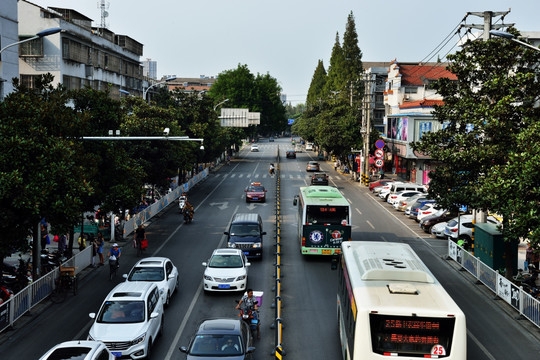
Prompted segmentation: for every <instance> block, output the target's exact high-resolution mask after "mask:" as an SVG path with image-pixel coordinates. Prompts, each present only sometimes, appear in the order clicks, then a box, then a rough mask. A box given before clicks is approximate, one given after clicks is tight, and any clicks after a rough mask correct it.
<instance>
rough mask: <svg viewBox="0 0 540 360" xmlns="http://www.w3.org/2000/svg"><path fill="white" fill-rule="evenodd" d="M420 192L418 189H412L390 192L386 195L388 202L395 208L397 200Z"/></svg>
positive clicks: (397, 204) (397, 203)
mask: <svg viewBox="0 0 540 360" xmlns="http://www.w3.org/2000/svg"><path fill="white" fill-rule="evenodd" d="M419 194H422V193H421V192H420V191H414V190H410V191H409V190H404V191H401V192H398V193H395V194H390V196H389V197H388V200H387V201H388V202H389V203H390V204H392V205H393V206H394V208H396V209H397V207H398V206H399V202H400V201H401V200H404V199H408V198H410V197H413V196H415V195H419Z"/></svg>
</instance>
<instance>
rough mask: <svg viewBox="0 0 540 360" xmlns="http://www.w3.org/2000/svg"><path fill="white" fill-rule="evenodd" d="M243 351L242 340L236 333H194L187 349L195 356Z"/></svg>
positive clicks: (231, 354) (232, 354) (231, 353)
mask: <svg viewBox="0 0 540 360" xmlns="http://www.w3.org/2000/svg"><path fill="white" fill-rule="evenodd" d="M243 353H244V349H243V346H242V341H241V338H240V336H238V335H211V334H204V335H196V336H195V338H194V339H193V342H192V343H191V347H190V349H189V354H190V355H195V356H216V357H227V356H238V355H242V354H243Z"/></svg>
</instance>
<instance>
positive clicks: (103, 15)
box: [98, 0, 110, 29]
mask: <svg viewBox="0 0 540 360" xmlns="http://www.w3.org/2000/svg"><path fill="white" fill-rule="evenodd" d="M109 5H110V4H109V3H108V2H105V0H100V2H99V3H98V8H99V9H100V10H101V26H100V28H101V29H106V28H107V22H106V21H105V20H106V18H107V17H108V16H109V12H108V11H107V10H108V9H109Z"/></svg>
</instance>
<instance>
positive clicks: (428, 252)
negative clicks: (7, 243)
mask: <svg viewBox="0 0 540 360" xmlns="http://www.w3.org/2000/svg"><path fill="white" fill-rule="evenodd" d="M278 146H279V149H280V155H281V215H282V229H281V236H282V270H281V271H282V274H283V279H282V302H283V311H282V318H283V324H284V334H283V344H282V345H283V348H284V351H285V358H287V359H324V360H326V359H339V357H340V342H339V337H338V333H337V319H336V292H337V273H336V272H335V271H333V270H331V268H330V261H329V259H328V258H324V257H306V258H304V257H303V256H302V255H300V252H299V250H298V241H297V239H296V211H297V209H296V208H295V207H294V206H293V197H294V196H295V195H297V193H298V187H299V186H303V185H306V184H308V182H309V178H308V175H307V174H306V171H305V165H306V163H307V161H309V160H312V158H313V157H314V156H315V153H314V152H311V151H310V152H307V153H306V152H303V153H298V154H297V158H296V159H286V158H285V156H284V155H285V151H286V150H288V149H291V148H292V147H291V145H290V141H289V140H288V139H276V141H275V142H273V143H268V142H261V143H260V144H259V148H260V151H259V152H249V150H244V151H242V152H241V153H240V156H239V157H238V158H236V159H233V161H232V162H231V165H228V166H227V165H225V166H224V167H222V168H221V169H219V170H218V171H217V172H215V173H212V174H211V175H210V176H209V178H208V179H207V180H206V181H204V182H202V183H201V184H200V185H198V186H197V187H196V188H195V189H194V190H193V191H191V192H190V194H189V199H190V202H192V203H193V204H194V205H195V208H196V213H195V217H194V222H193V223H192V224H187V225H184V224H183V221H182V219H181V217H180V215H179V213H178V211H177V208H176V207H175V206H171V207H170V208H169V209H167V211H165V212H164V213H163V214H162V215H160V216H159V217H157V218H156V219H154V220H153V221H152V223H151V224H149V225H148V227H147V233H148V238H149V248H148V250H147V255H155V256H166V257H169V258H170V259H172V261H173V262H174V263H175V265H176V266H177V267H178V269H179V272H180V289H179V291H178V292H177V294H175V295H174V296H173V298H172V300H171V305H170V307H169V308H167V309H166V312H165V331H164V335H163V336H162V337H161V338H160V339H159V340H158V341H157V343H156V344H155V347H154V349H153V354H152V358H153V359H184V354H182V353H181V352H180V351H179V350H178V347H179V346H181V345H187V344H188V342H189V339H190V337H191V336H192V334H193V333H194V331H195V329H196V326H197V324H198V323H199V322H200V321H201V320H203V319H205V318H209V317H218V316H220V317H221V316H226V317H235V316H236V315H237V312H236V310H235V309H234V306H235V302H234V300H235V299H238V298H239V297H240V295H239V294H224V293H220V294H212V295H207V294H204V293H203V291H202V281H201V279H202V273H203V270H204V268H203V266H202V265H201V263H202V262H203V261H206V260H207V259H208V257H209V256H210V254H211V253H212V250H213V249H215V248H218V247H222V246H224V245H225V237H224V235H223V232H224V231H226V230H227V227H228V224H229V223H230V221H231V219H232V216H233V214H234V213H236V212H258V213H259V214H260V215H261V217H262V218H263V221H264V226H265V229H264V230H265V231H267V233H268V235H267V236H266V237H265V239H264V257H263V260H262V261H258V260H253V261H251V262H252V266H251V267H250V268H249V280H248V281H249V282H248V286H249V287H251V288H253V289H255V290H260V291H264V294H265V295H264V300H263V306H262V308H261V321H262V323H261V324H262V325H261V330H262V331H261V335H262V338H261V340H258V341H256V343H255V346H256V348H257V350H256V351H255V354H254V355H255V356H254V358H255V359H264V358H269V357H270V358H271V354H273V350H274V345H275V340H274V338H275V331H274V330H273V329H271V328H270V324H271V323H272V319H273V316H274V309H273V308H272V307H271V303H272V301H273V297H274V296H275V294H274V292H273V291H272V289H273V287H274V284H275V280H274V277H273V275H274V268H273V264H274V262H275V261H274V251H275V247H274V246H273V244H274V235H275V232H274V228H275V225H274V224H275V223H274V220H275V206H274V200H275V179H273V178H270V177H269V176H268V165H269V163H270V162H274V159H275V156H276V155H277V151H278ZM322 167H323V170H325V171H327V172H328V173H329V174H330V184H331V185H334V186H337V187H338V188H339V189H340V190H342V192H343V193H344V194H345V195H346V197H347V198H348V199H349V201H350V202H351V204H352V208H353V218H352V219H353V225H354V226H353V240H355V241H393V242H406V243H409V244H410V245H411V246H412V247H413V248H414V249H415V250H416V252H417V253H418V254H419V255H420V257H421V258H422V260H423V261H424V262H425V263H426V264H427V265H428V267H429V268H430V269H431V271H432V272H433V273H434V275H435V276H436V277H437V278H438V279H439V281H440V282H441V283H442V284H443V286H444V287H445V288H446V289H447V291H448V292H449V293H450V295H451V296H452V297H453V298H454V300H455V301H456V302H457V303H458V305H460V307H461V308H462V309H463V311H464V312H465V314H466V317H467V335H468V336H467V339H468V351H467V352H468V358H469V359H474V360H484V359H537V358H539V357H540V356H539V355H540V341H539V338H540V330H538V329H537V328H531V327H530V326H527V323H526V322H525V321H524V320H519V321H518V320H516V319H515V318H514V317H515V315H516V314H515V313H512V312H511V311H509V310H508V308H507V306H505V304H504V303H503V302H502V301H497V300H494V299H493V295H492V294H491V293H489V292H487V291H486V290H485V289H483V286H481V285H477V284H476V283H475V282H474V280H473V279H472V278H471V277H469V276H468V275H467V273H465V272H460V271H458V270H457V268H456V267H454V266H452V263H451V261H449V260H446V259H445V257H444V256H443V255H444V254H445V253H446V242H445V241H443V240H438V239H432V238H430V237H429V236H426V234H424V233H423V232H421V231H420V230H419V228H418V226H417V224H416V223H415V222H414V221H411V220H409V219H406V218H404V217H403V216H402V215H401V213H397V212H395V211H394V210H393V209H391V208H390V207H388V206H387V205H386V204H385V203H382V202H381V201H380V200H378V198H375V197H373V196H372V195H371V193H370V192H369V191H368V190H367V189H365V188H364V187H362V186H360V185H359V184H358V183H354V182H352V181H351V179H350V178H349V177H347V176H344V175H339V174H337V173H336V172H335V171H334V170H333V167H332V165H331V164H330V163H328V164H326V163H323V164H322ZM251 181H259V182H261V183H262V184H263V185H264V186H265V187H266V188H267V189H268V193H267V196H268V201H267V202H266V203H264V204H258V203H257V204H246V202H245V197H244V192H243V189H244V188H245V186H247V185H248V184H249V182H251ZM128 243H129V242H128ZM136 261H137V258H136V256H135V251H134V249H133V248H130V247H129V246H127V247H125V248H124V252H123V256H122V264H121V269H120V273H124V272H127V271H128V270H129V269H130V268H131V266H132V265H133V264H134V263H135V262H136ZM107 275H108V268H107V267H102V268H97V269H95V270H93V271H91V272H89V273H88V275H87V276H85V277H84V278H83V279H82V281H81V282H80V292H79V294H78V295H77V296H76V297H73V296H70V297H68V299H67V301H66V302H64V303H63V304H60V305H54V304H52V303H48V304H46V306H45V309H44V311H41V312H40V313H39V314H38V313H34V314H32V315H30V316H31V321H29V322H27V324H26V325H25V326H22V327H18V328H17V329H16V330H14V331H11V332H8V333H5V334H2V335H1V336H0V354H1V355H0V358H1V359H3V360H10V359H38V358H39V357H40V356H41V355H42V354H43V353H44V352H45V351H46V350H47V349H49V348H50V347H52V346H53V345H55V344H57V343H59V342H62V341H67V340H72V339H85V338H86V336H87V334H88V330H89V328H90V326H91V319H90V318H89V317H88V313H90V312H95V311H97V310H98V308H99V306H100V305H101V302H102V301H103V299H104V297H105V296H106V294H107V293H108V292H109V291H110V290H111V289H112V288H113V286H114V285H115V284H116V283H118V282H119V281H120V280H121V277H118V279H117V280H116V281H115V282H113V283H111V282H109V281H108V280H107Z"/></svg>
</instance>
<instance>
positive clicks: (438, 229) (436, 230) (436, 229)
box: [430, 221, 447, 239]
mask: <svg viewBox="0 0 540 360" xmlns="http://www.w3.org/2000/svg"><path fill="white" fill-rule="evenodd" d="M446 224H447V222H446V221H443V222H440V223H438V224H435V225H433V226H432V227H431V230H430V232H431V234H432V235H435V236H436V237H438V238H441V239H443V238H444V237H445V236H444V229H445V228H446Z"/></svg>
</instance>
